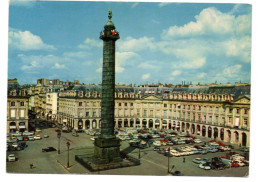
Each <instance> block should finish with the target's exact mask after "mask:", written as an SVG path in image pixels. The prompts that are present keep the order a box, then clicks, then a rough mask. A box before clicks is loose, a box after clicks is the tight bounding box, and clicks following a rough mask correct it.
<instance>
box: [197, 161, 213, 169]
mask: <svg viewBox="0 0 260 182" xmlns="http://www.w3.org/2000/svg"><path fill="white" fill-rule="evenodd" d="M199 168H201V169H205V170H210V169H211V163H210V162H206V163H204V164H200V165H199Z"/></svg>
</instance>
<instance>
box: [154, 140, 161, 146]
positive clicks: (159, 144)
mask: <svg viewBox="0 0 260 182" xmlns="http://www.w3.org/2000/svg"><path fill="white" fill-rule="evenodd" d="M153 145H154V146H161V142H160V141H155V142H153Z"/></svg>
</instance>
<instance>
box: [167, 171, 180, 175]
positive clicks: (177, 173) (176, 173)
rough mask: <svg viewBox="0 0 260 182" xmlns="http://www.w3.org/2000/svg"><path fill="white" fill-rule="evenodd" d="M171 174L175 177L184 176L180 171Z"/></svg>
mask: <svg viewBox="0 0 260 182" xmlns="http://www.w3.org/2000/svg"><path fill="white" fill-rule="evenodd" d="M169 173H170V174H172V175H173V176H183V173H182V172H180V171H174V172H172V171H170V172H169Z"/></svg>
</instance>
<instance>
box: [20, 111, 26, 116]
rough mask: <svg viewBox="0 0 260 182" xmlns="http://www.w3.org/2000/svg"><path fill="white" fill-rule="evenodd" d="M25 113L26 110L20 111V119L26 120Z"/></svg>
mask: <svg viewBox="0 0 260 182" xmlns="http://www.w3.org/2000/svg"><path fill="white" fill-rule="evenodd" d="M24 113H25V112H24V110H20V117H21V118H24Z"/></svg>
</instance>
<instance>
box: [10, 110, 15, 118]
mask: <svg viewBox="0 0 260 182" xmlns="http://www.w3.org/2000/svg"><path fill="white" fill-rule="evenodd" d="M14 117H15V110H14V109H12V110H11V118H14Z"/></svg>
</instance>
